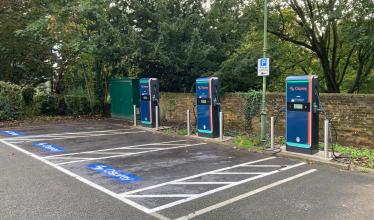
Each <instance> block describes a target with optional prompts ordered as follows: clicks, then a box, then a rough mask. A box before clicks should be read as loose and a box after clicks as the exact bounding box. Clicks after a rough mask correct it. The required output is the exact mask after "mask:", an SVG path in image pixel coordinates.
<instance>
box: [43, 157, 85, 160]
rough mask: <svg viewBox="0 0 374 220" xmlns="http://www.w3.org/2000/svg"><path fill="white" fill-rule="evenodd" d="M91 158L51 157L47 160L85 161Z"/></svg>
mask: <svg viewBox="0 0 374 220" xmlns="http://www.w3.org/2000/svg"><path fill="white" fill-rule="evenodd" d="M91 158H92V157H51V158H49V160H87V159H91Z"/></svg>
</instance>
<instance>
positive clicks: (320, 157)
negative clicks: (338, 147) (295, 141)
mask: <svg viewBox="0 0 374 220" xmlns="http://www.w3.org/2000/svg"><path fill="white" fill-rule="evenodd" d="M281 149H282V152H284V153H287V154H289V155H294V156H298V157H301V158H310V159H317V160H324V161H326V160H327V161H328V160H332V157H331V152H329V154H328V159H326V158H325V152H324V151H321V150H318V151H317V152H316V153H314V154H304V153H297V152H293V151H287V150H286V146H282V147H281Z"/></svg>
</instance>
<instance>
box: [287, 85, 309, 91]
mask: <svg viewBox="0 0 374 220" xmlns="http://www.w3.org/2000/svg"><path fill="white" fill-rule="evenodd" d="M290 90H291V91H292V92H294V91H304V92H306V91H308V88H307V87H298V86H290Z"/></svg>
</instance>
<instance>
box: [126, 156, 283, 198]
mask: <svg viewBox="0 0 374 220" xmlns="http://www.w3.org/2000/svg"><path fill="white" fill-rule="evenodd" d="M275 158H276V157H267V158H263V159H260V160H255V161H251V162H246V163H242V164H238V165H235V166H231V167H224V168H221V169H217V170H214V171H208V172H205V173H200V174H197V175H193V176H188V177H184V178H181V179H177V180H173V181H169V182H165V183H161V184H157V185H153V186H148V187H145V188H141V189H136V190H132V191H129V192H124V193H122V194H120V195H123V196H126V195H130V194H134V193H138V192H142V191H145V190H149V189H154V188H158V187H161V186H166V185H169V184H171V183H176V182H182V181H185V180H189V179H195V178H197V177H201V176H205V175H207V174H212V173H214V172H221V171H224V170H229V169H232V168H236V167H240V166H241V165H243V164H251V163H258V162H262V161H266V160H271V159H275Z"/></svg>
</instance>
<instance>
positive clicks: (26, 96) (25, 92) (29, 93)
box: [22, 86, 35, 105]
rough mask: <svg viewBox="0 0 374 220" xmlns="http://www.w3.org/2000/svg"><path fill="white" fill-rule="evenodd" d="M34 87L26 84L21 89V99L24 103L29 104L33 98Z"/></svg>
mask: <svg viewBox="0 0 374 220" xmlns="http://www.w3.org/2000/svg"><path fill="white" fill-rule="evenodd" d="M34 94H35V88H33V87H31V86H26V87H25V88H23V89H22V97H23V101H24V102H25V104H26V105H31V104H32V103H33V100H34Z"/></svg>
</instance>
